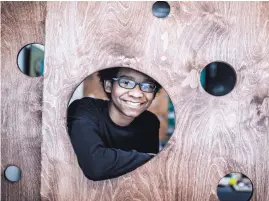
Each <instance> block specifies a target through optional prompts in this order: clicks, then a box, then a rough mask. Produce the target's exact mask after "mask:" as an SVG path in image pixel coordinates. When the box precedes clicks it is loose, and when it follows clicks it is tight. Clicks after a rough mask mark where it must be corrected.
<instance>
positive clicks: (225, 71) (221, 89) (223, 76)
mask: <svg viewBox="0 0 269 201" xmlns="http://www.w3.org/2000/svg"><path fill="white" fill-rule="evenodd" d="M200 82H201V85H202V87H203V88H204V89H205V91H206V92H208V93H209V94H211V95H213V96H223V95H226V94H228V93H229V92H231V91H232V89H233V88H234V86H235V83H236V73H235V70H234V69H233V67H232V66H231V65H229V64H227V63H224V62H213V63H210V64H208V65H207V66H206V67H205V68H204V69H203V70H202V72H201V75H200Z"/></svg>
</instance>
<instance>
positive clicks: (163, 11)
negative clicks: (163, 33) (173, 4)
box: [152, 1, 170, 18]
mask: <svg viewBox="0 0 269 201" xmlns="http://www.w3.org/2000/svg"><path fill="white" fill-rule="evenodd" d="M152 13H153V15H154V16H156V17H158V18H165V17H167V16H168V15H169V13H170V5H169V4H168V3H167V2H166V1H156V2H155V3H154V4H153V6H152Z"/></svg>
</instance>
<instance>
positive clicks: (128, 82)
mask: <svg viewBox="0 0 269 201" xmlns="http://www.w3.org/2000/svg"><path fill="white" fill-rule="evenodd" d="M120 84H121V85H122V86H124V87H132V86H133V84H134V83H133V81H132V80H127V79H121V80H120Z"/></svg>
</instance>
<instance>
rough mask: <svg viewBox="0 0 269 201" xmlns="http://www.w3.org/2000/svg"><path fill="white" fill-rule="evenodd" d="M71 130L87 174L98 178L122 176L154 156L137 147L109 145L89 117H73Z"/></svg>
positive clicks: (72, 138) (79, 158)
mask: <svg viewBox="0 0 269 201" xmlns="http://www.w3.org/2000/svg"><path fill="white" fill-rule="evenodd" d="M69 133H70V138H71V142H72V145H73V148H74V151H75V153H76V155H77V159H78V162H79V166H80V167H81V169H82V171H83V173H84V175H85V176H86V177H87V178H88V179H91V180H94V181H97V180H104V179H109V178H114V177H117V176H121V175H123V174H125V173H127V172H130V171H132V170H134V169H136V168H137V167H139V166H141V165H142V164H143V163H145V162H147V161H148V160H149V159H150V158H151V157H152V156H151V155H149V154H146V153H140V152H137V151H135V150H132V151H123V150H120V149H114V148H106V147H105V146H104V144H103V141H102V139H101V138H100V137H99V135H98V134H97V133H98V129H97V127H96V126H95V125H93V124H92V123H91V122H88V121H85V120H73V122H72V124H71V125H70V129H69Z"/></svg>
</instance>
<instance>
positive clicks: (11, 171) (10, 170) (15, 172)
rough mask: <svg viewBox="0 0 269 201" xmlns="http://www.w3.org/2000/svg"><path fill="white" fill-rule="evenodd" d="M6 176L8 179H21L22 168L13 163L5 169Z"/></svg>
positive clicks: (14, 180)
mask: <svg viewBox="0 0 269 201" xmlns="http://www.w3.org/2000/svg"><path fill="white" fill-rule="evenodd" d="M5 177H6V179H7V180H8V181H12V182H16V181H19V180H20V179H21V170H20V168H18V167H17V166H14V165H11V166H9V167H7V168H6V169H5Z"/></svg>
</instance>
